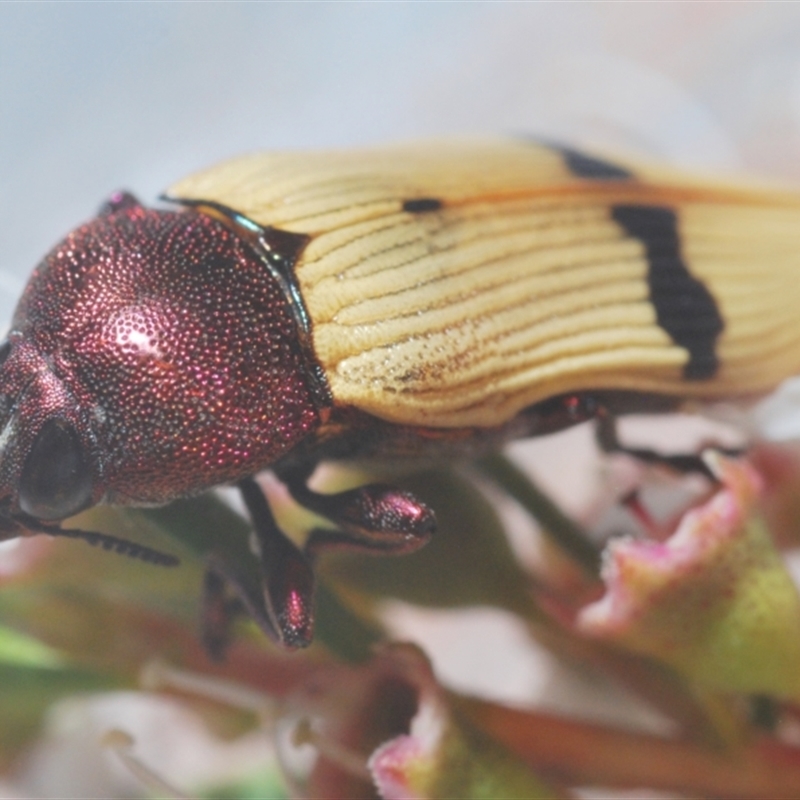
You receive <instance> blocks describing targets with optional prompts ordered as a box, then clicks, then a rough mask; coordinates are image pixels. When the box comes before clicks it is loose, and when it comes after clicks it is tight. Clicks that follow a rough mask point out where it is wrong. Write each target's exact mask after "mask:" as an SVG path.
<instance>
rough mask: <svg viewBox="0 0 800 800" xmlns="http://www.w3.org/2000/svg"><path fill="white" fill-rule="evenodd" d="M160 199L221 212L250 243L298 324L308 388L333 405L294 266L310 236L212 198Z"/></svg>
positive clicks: (327, 405) (198, 208)
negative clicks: (265, 223)
mask: <svg viewBox="0 0 800 800" xmlns="http://www.w3.org/2000/svg"><path fill="white" fill-rule="evenodd" d="M161 199H162V200H167V201H169V202H171V203H180V204H181V205H184V206H188V207H189V208H194V209H197V210H198V211H200V212H202V210H203V208H208V209H211V210H213V211H216V212H217V213H218V214H220V215H221V217H222V220H221V221H222V222H227V223H228V226H229V227H231V228H232V229H233V230H234V231H235V232H236V233H237V234H238V235H239V236H240V237H241V238H242V239H243V240H244V241H246V242H247V243H248V244H250V245H251V246H252V248H253V249H254V250H255V252H256V253H257V254H258V256H259V258H260V259H261V261H262V262H263V264H264V266H265V267H266V268H267V269H268V270H269V273H270V274H271V275H272V277H273V278H274V279H275V281H276V282H277V284H278V286H279V287H280V290H281V292H282V294H283V296H284V297H285V298H286V302H287V303H288V304H289V308H290V309H291V312H292V316H293V317H294V320H295V322H296V323H297V330H298V336H299V339H300V348H301V350H302V352H303V359H304V361H305V363H306V372H307V374H308V376H309V377H310V384H311V389H312V391H313V393H314V396H315V398H316V400H317V403H318V405H320V406H325V407H329V406H331V405H332V404H333V394H332V392H331V389H330V386H329V385H328V379H327V378H326V377H325V370H324V369H323V368H322V365H321V364H320V363H319V361H318V360H317V358H316V356H315V355H314V344H313V341H312V337H311V328H312V324H311V317H310V316H309V313H308V309H307V308H306V304H305V301H304V300H303V295H302V294H301V292H300V287H299V286H298V284H297V277H296V275H295V272H294V268H295V265H296V264H297V261H298V260H299V258H300V256H301V255H302V253H303V250H304V249H305V247H306V245H307V244H308V243H309V242H310V241H311V237H310V236H307V235H306V234H304V233H293V232H292V231H284V230H281V229H280V228H272V227H269V226H266V227H265V226H263V225H259V224H258V223H257V222H253V220H251V219H249V218H248V217H246V216H244V214H240V213H239V212H238V211H234V210H233V209H232V208H228V206H226V205H223V204H222V203H217V202H215V201H213V200H187V199H184V198H182V197H170V196H169V195H162V196H161Z"/></svg>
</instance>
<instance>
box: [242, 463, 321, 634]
mask: <svg viewBox="0 0 800 800" xmlns="http://www.w3.org/2000/svg"><path fill="white" fill-rule="evenodd" d="M239 490H240V491H241V493H242V499H243V500H244V503H245V506H246V507H247V511H248V512H249V514H250V519H251V521H252V523H253V528H254V530H255V534H256V539H257V541H258V547H259V551H260V553H259V555H260V560H261V571H262V575H263V580H264V593H263V598H264V609H265V611H266V614H267V618H268V619H269V622H270V623H271V625H272V626H273V627H274V630H275V632H276V633H277V637H278V641H279V642H280V644H282V645H284V646H286V647H291V648H295V647H307V646H308V645H309V644H311V639H312V637H313V629H314V613H313V605H314V573H313V571H312V569H311V565H310V564H309V562H308V559H307V558H306V557H305V556H304V555H303V553H302V552H301V551H300V550H299V548H298V547H297V546H296V545H295V544H294V542H292V541H291V539H289V538H288V537H287V536H286V535H285V534H284V533H283V531H282V530H281V529H280V528H279V527H278V524H277V523H276V522H275V519H274V517H273V516H272V511H270V508H269V503H267V499H266V497H265V496H264V493H263V492H262V491H261V488H260V487H259V485H258V484H257V483H256V482H255V481H254V480H253V479H252V478H245V479H244V480H242V481H240V482H239Z"/></svg>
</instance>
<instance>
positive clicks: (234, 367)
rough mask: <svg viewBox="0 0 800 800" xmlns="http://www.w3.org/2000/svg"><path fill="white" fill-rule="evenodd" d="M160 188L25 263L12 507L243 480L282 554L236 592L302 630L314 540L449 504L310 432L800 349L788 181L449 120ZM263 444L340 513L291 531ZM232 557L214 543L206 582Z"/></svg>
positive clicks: (503, 404) (797, 232) (471, 413)
mask: <svg viewBox="0 0 800 800" xmlns="http://www.w3.org/2000/svg"><path fill="white" fill-rule="evenodd" d="M167 199H168V200H170V201H173V203H174V204H175V208H173V209H170V210H149V209H146V208H144V207H143V206H141V205H140V204H139V203H138V202H137V201H135V199H133V198H132V197H131V196H130V195H127V194H119V195H116V196H114V197H112V199H111V200H110V201H109V202H108V203H106V204H105V205H104V206H103V208H102V209H101V211H100V214H99V215H98V216H97V217H96V218H95V219H93V220H91V221H90V222H88V223H86V224H85V225H83V226H81V227H79V228H77V229H76V230H75V231H73V232H72V233H71V234H69V236H67V238H66V239H65V240H64V241H63V242H61V243H60V244H59V245H57V246H56V248H55V249H54V250H52V251H51V252H50V253H49V255H47V256H46V258H45V259H44V260H43V261H42V263H41V264H40V265H39V267H38V268H37V269H36V271H35V272H34V274H33V276H32V277H31V279H30V282H29V284H28V286H27V288H26V289H25V292H24V294H23V296H22V298H21V300H20V302H19V305H18V307H17V310H16V312H15V315H14V319H13V322H12V325H11V331H10V333H9V336H8V340H7V342H6V343H5V344H4V345H3V347H2V350H0V358H2V365H0V429H2V433H1V434H0V447H1V448H2V456H1V457H0V503H1V504H2V505H1V506H0V525H1V526H2V529H3V532H4V535H5V536H6V537H10V536H15V535H21V534H24V533H30V532H41V531H43V532H48V533H59V532H60V529H59V528H58V526H57V522H58V521H59V520H61V519H64V518H66V517H68V516H71V515H73V514H74V513H76V512H78V511H80V510H82V509H84V508H86V507H88V506H90V505H93V504H95V503H100V502H108V503H117V504H133V505H135V504H143V503H164V502H168V501H170V500H172V499H175V498H178V497H182V496H187V495H191V494H194V493H198V492H202V491H204V490H206V489H209V488H211V487H214V486H217V485H219V484H224V483H238V484H239V485H240V487H241V489H242V492H243V496H244V498H245V502H246V504H247V507H248V509H249V511H250V514H251V516H252V518H253V523H254V527H255V529H256V531H257V533H258V535H259V539H260V541H261V550H262V554H261V555H262V559H263V562H264V572H265V589H266V590H265V592H264V596H263V597H261V596H259V597H256V598H254V597H247V598H246V601H247V605H248V606H249V607H251V608H252V609H254V612H255V615H256V617H257V618H258V620H259V622H260V623H261V624H262V626H263V627H264V629H265V630H266V631H267V632H268V633H269V634H270V635H272V636H273V638H275V639H276V640H278V641H280V642H282V643H284V644H286V645H288V646H301V645H305V644H307V643H308V642H309V641H310V639H311V632H312V626H313V615H312V610H311V605H312V594H313V575H312V572H311V567H310V559H311V556H313V554H314V553H316V552H317V551H319V550H320V549H324V548H326V547H339V546H347V547H358V548H366V549H370V550H377V551H380V552H404V551H409V550H411V549H414V548H416V547H418V546H420V545H421V544H422V543H424V542H425V541H426V540H427V538H428V537H429V536H430V535H431V533H432V531H433V527H434V520H433V515H432V512H431V511H430V510H429V509H427V508H426V507H425V506H424V505H423V504H421V503H420V502H419V501H417V500H416V499H415V498H414V497H413V496H411V495H410V494H408V493H407V492H403V491H400V490H397V489H393V488H391V487H387V486H379V485H374V486H366V487H362V488H361V489H357V490H354V491H351V492H346V493H343V494H339V495H333V496H323V495H319V494H316V493H314V492H312V491H311V490H310V489H308V488H307V486H306V480H307V479H308V477H309V476H310V474H311V472H312V471H313V469H314V466H315V465H316V463H317V462H318V461H319V460H320V459H323V458H342V457H373V456H390V457H396V456H406V455H407V456H417V455H423V454H425V455H427V454H433V455H441V456H447V455H452V454H462V455H472V454H475V453H479V452H481V451H483V450H485V449H487V448H489V447H494V446H497V445H498V444H499V443H501V442H502V441H504V440H506V439H509V438H513V437H517V436H524V435H533V434H537V433H546V432H548V431H553V430H557V429H559V428H563V427H565V426H567V425H570V424H573V423H575V422H578V421H581V420H584V419H587V418H590V417H593V416H596V415H597V414H598V411H599V410H601V411H603V412H604V413H605V412H606V411H613V412H619V411H635V410H637V409H639V408H644V407H647V408H652V407H654V405H653V404H655V406H656V407H669V406H673V405H675V404H677V403H679V402H680V401H681V400H683V399H685V398H699V399H703V398H715V397H737V396H745V395H755V394H759V393H763V392H765V391H768V390H770V389H771V388H773V387H774V386H775V385H777V383H779V382H780V381H781V380H782V379H784V378H785V377H788V376H790V375H793V374H796V373H797V372H798V370H799V369H800V328H798V326H797V325H796V324H794V323H795V318H796V306H797V278H796V262H797V260H798V258H799V257H798V255H797V254H798V252H800V196H798V195H796V194H792V193H791V192H785V191H780V190H775V189H770V188H759V187H754V188H748V187H743V186H734V185H728V184H723V183H713V182H709V181H705V180H700V179H697V178H695V177H692V176H687V175H683V174H679V173H676V172H673V171H670V170H665V169H659V168H653V167H650V166H641V165H631V164H627V163H626V164H622V163H617V162H616V161H608V160H604V159H600V158H596V157H593V156H591V155H588V154H585V153H581V152H579V151H576V150H574V149H571V148H566V147H562V146H557V145H553V144H547V143H532V142H500V143H497V142H494V143H492V142H489V143H481V142H478V143H474V142H473V143H469V142H449V143H434V144H420V145H411V146H404V147H394V148H385V149H374V150H368V151H358V152H332V153H311V154H308V153H290V154H278V155H273V154H266V155H254V156H247V157H244V158H241V159H238V160H234V161H231V162H228V163H225V164H222V165H220V166H218V167H214V168H212V169H210V170H208V171H206V172H203V173H200V174H198V175H195V176H192V177H190V178H187V179H186V180H184V181H182V182H180V183H178V184H177V185H176V186H174V187H173V188H172V189H171V190H170V191H169V193H168V195H167ZM266 468H272V469H274V470H275V472H276V474H277V475H278V477H280V478H281V479H282V480H283V481H285V482H286V484H287V486H288V487H289V489H290V491H291V492H292V494H293V495H294V497H295V499H296V500H297V501H298V502H299V503H301V504H302V505H304V506H306V507H308V508H311V509H313V510H315V511H316V512H317V513H320V514H322V515H323V516H326V517H327V518H328V519H330V520H332V521H333V522H334V523H335V524H336V526H337V530H336V531H333V532H332V531H328V532H324V533H323V532H318V533H316V534H315V535H314V536H312V537H311V538H310V539H309V541H308V543H307V545H306V547H305V549H304V551H300V550H298V549H297V548H296V547H295V546H294V545H293V544H292V543H291V542H290V541H289V540H288V539H287V538H286V537H284V536H283V534H282V533H281V532H280V530H279V529H278V527H277V525H276V524H275V522H274V520H273V519H272V515H271V513H270V510H269V506H268V504H267V502H266V500H265V499H264V497H263V495H262V494H261V492H260V490H259V489H258V487H257V485H256V484H255V482H254V481H253V480H252V476H253V475H254V474H255V473H256V472H258V471H260V470H263V469H266ZM61 533H62V534H65V535H73V536H76V535H79V536H83V537H84V538H92V537H93V536H94V537H95V538H97V539H100V540H101V541H103V543H105V544H106V545H109V546H114V547H116V548H117V549H121V550H127V551H129V552H133V553H134V554H136V555H139V556H140V557H143V558H147V559H151V560H162V561H164V560H167V561H168V558H166V557H163V556H161V555H160V554H157V553H152V552H150V551H147V550H144V549H142V548H136V547H135V546H134V545H130V544H127V543H125V542H119V541H116V540H114V539H112V538H111V537H100V535H99V534H91V533H88V532H75V531H61ZM225 580H231V581H233V582H234V584H235V582H236V576H235V575H231V574H228V573H227V572H226V568H225V565H224V564H216V565H215V566H214V568H213V570H212V573H211V574H210V576H209V580H208V586H207V591H208V598H209V603H212V604H213V603H215V602H219V603H221V602H222V600H221V597H222V584H223V582H224V581H225ZM217 610H219V609H218V608H217ZM220 616H221V615H219V614H217V615H214V614H209V619H212V618H215V619H219V618H220ZM223 628H224V624H223V623H220V624H219V625H218V627H217V628H216V629H215V628H214V627H213V626H210V627H209V630H208V631H207V639H208V641H209V644H210V646H211V647H212V649H219V648H220V647H221V646H222V642H223V640H224V636H225V631H224V629H223Z"/></svg>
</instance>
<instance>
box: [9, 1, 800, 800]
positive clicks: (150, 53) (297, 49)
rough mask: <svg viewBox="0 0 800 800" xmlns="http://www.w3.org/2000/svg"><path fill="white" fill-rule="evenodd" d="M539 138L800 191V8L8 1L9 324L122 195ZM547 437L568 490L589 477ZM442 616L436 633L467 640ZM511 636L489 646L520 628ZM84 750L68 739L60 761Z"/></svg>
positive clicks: (549, 454)
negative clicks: (414, 147) (53, 255)
mask: <svg viewBox="0 0 800 800" xmlns="http://www.w3.org/2000/svg"><path fill="white" fill-rule="evenodd" d="M525 133H536V134H539V135H544V136H550V137H557V138H561V139H565V140H567V141H570V142H575V143H579V144H583V145H589V146H591V145H597V146H601V147H603V146H605V147H612V148H613V149H615V150H616V149H623V150H626V149H627V150H631V151H634V152H637V153H639V154H649V155H651V156H654V157H657V158H660V159H666V160H670V161H673V162H676V163H682V164H685V165H690V166H696V167H699V168H702V169H704V170H724V171H730V170H740V171H747V172H750V173H755V174H758V175H761V176H769V177H774V178H778V179H781V180H784V181H789V182H795V183H797V185H798V186H800V5H798V4H794V3H771V2H737V3H732V2H694V3H680V2H674V3H670V2H664V3H626V2H619V3H614V2H607V3H606V2H585V3H581V2H575V3H559V2H536V3H516V2H514V3H504V2H463V3H459V2H426V3H417V2H409V3H404V2H397V3H382V2H375V3H370V2H319V3H315V2H295V3H292V2H288V3H252V2H248V3H236V2H218V3H214V2H197V3H192V2H175V3H169V2H166V3H141V2H118V3H69V2H61V3H3V4H0V320H1V321H2V324H3V325H5V324H7V321H8V319H9V318H10V314H11V312H12V310H13V307H14V303H15V301H16V298H17V296H18V295H19V293H20V291H21V289H22V287H23V285H24V282H25V279H26V276H27V275H28V273H29V272H30V270H31V269H32V268H33V266H34V265H35V264H36V262H37V261H38V260H39V258H40V257H41V256H42V255H43V254H44V253H45V252H46V251H47V250H48V249H49V248H50V247H51V246H52V245H54V244H55V242H56V241H57V240H58V239H59V238H60V237H61V236H63V235H64V234H65V233H66V232H67V231H68V230H70V229H71V228H73V227H74V226H75V225H77V224H78V223H79V222H81V221H83V220H84V219H86V218H88V217H90V216H92V215H93V214H94V213H95V211H96V209H97V208H98V206H99V204H100V203H101V202H102V201H103V199H104V198H106V197H107V196H108V195H109V194H110V193H111V192H112V191H114V190H116V189H119V188H127V189H130V190H131V191H133V192H134V193H136V194H137V195H138V196H139V197H140V198H141V199H142V200H143V201H145V202H153V201H155V199H156V197H157V196H158V194H159V193H160V192H161V191H163V190H164V189H165V188H166V187H167V186H168V185H169V184H170V183H172V182H173V181H175V180H177V179H179V178H181V177H183V176H185V175H186V174H187V173H189V172H191V171H193V170H196V169H199V168H202V167H205V166H208V165H210V164H212V163H214V162H215V161H217V160H220V159H224V158H226V157H229V156H233V155H237V154H240V153H242V152H245V151H250V150H258V149H278V148H327V147H342V146H348V147H349V146H355V147H357V146H360V145H364V144H370V143H378V142H387V141H391V140H402V139H408V138H413V137H429V136H451V135H459V136H460V135H475V134H489V135H495V134H509V135H514V134H525ZM542 447H543V448H544V449H540V451H539V452H540V453H544V455H543V456H542V455H540V456H539V457H540V458H542V459H544V462H546V463H547V464H548V471H549V473H550V477H551V480H552V483H553V484H554V485H556V486H557V485H561V486H563V483H560V476H561V475H563V474H566V473H567V472H571V471H574V469H573V468H572V467H571V465H570V464H569V462H563V459H562V460H561V461H559V453H558V452H557V451H558V447H556V448H552V447H551V449H550V451H548V450H547V445H546V444H545V445H543V446H542ZM401 616H402V615H401ZM398 619H399V620H400V621H398V626H399V629H403V624H404V623H403V621H402V619H400V618H399V617H398ZM437 624H439V623H436V622H431V623H430V626H429V628H428V629H427V630H428V631H429V638H430V639H431V641H432V642H435V641H441V639H442V637H444V636H446V635H447V631H449V632H450V634H451V635H452V636H454V637H455V638H462V639H463V638H468V637H469V633H468V632H467V631H465V630H464V629H461V628H458V626H457V625H456V626H455V627H454V623H453V621H452V620H447V621H446V623H445V626H444V627H441V628H440V627H437ZM498 635H499V636H500V638H499V639H498V640H497V641H496V642H495V641H491V640H490V641H489V642H488V643H486V642H485V643H484V644H485V646H484V647H483V648H482V651H483V652H484V653H485V654H489V653H491V652H494V651H496V650H497V648H501V649H502V647H503V646H512V645H514V646H515V642H516V639H515V638H514V637H515V636H517V637H518V638H519V637H522V634H519V633H518V632H517V633H514V632H513V631H512V632H511V633H506V634H503V633H501V634H498ZM503 637H505V638H503ZM509 637H510V640H509ZM509 641H511V644H510V645H509ZM432 646H433V645H432ZM509 663H510V662H509ZM513 664H514V670H516V672H515V673H514V674H513V675H507V676H506V677H505V679H504V680H505V683H504V685H506V686H512V685H516V684H514V681H518V682H521V683H523V684H525V685H526V686H528V687H529V688H530V687H531V686H533V684H534V683H535V681H534V679H533V678H532V677H531V676H532V675H533V667H531V666H529V664H528V662H527V661H525V659H524V658H517V659H516V660H514V662H513ZM442 669H443V670H444V671H445V672H446V671H447V667H446V666H443V667H442ZM480 669H481V670H484V672H485V671H486V670H485V669H484V667H481V668H480ZM517 673H519V674H517ZM536 680H539V686H540V688H541V687H542V686H543V685H544V684H543V683H542V679H538V678H537V679H536ZM456 681H457V679H456ZM493 682H494V684H495V686H497V685H499V684H498V681H497V680H496V679H495V680H494V681H493ZM501 683H502V682H501ZM509 691H510V689H509ZM571 691H572V697H573V702H574V703H575V704H580V703H582V702H583V696H582V695H580V692H579V691H578V690H577V689H576V688H575V687H574V686H573V687H572V690H571ZM614 703H615V701H614V698H611V699H610V700H609V705H614ZM115 713H116V712H115ZM136 713H138V714H140V716H142V718H143V719H144V718H145V717H147V715H146V713H145V712H144V711H142V710H141V709H139V711H137V712H136ZM154 713H155V712H154ZM147 719H148V720H150V721H149V722H146V723H142V724H143V725H145V727H146V726H147V725H149V726H150V728H151V734H150V735H151V736H153V735H155V732H156V731H157V732H158V734H159V735H160V734H161V733H163V726H161V724H160V723H153V722H152V718H151V717H147ZM87 720H88V718H86V719H83V720H82V722H81V724H82V725H84V726H89V727H91V724H94V723H91V724H90V722H89V721H87ZM98 725H99V723H98ZM67 727H69V726H67ZM78 727H80V726H78ZM100 727H102V726H100ZM198 735H199V734H198ZM192 746H194V747H195V753H196V752H198V751H197V749H196V748H197V747H198V746H199V745H197V744H194V745H192ZM70 752H73V751H70ZM80 752H81V753H83V752H84V750H81V751H80ZM203 752H205V751H203ZM59 758H60V759H61V760H60V761H58V759H59ZM76 758H77V757H76V756H75V755H74V752H73V754H72V755H66V756H65V755H64V754H63V751H62V754H61V755H60V756H58V758H57V759H56V763H57V767H56V769H63V768H64V767H65V765H66V764H67V763H68V762H69V763H72V764H73V765H74V763H75V761H76ZM36 763H37V764H39V762H36ZM51 763H52V759H51ZM92 763H93V762H92ZM94 768H95V767H93V766H91V765H90V766H88V767H86V769H89V770H91V769H94ZM37 769H38V767H37ZM32 772H36V770H29V774H28V777H27V780H29V781H30V780H32V779H31V777H30V776H31V774H32ZM59 774H60V776H61V777H60V778H59V779H58V780H57V781H56V783H55V784H54V785H55V786H57V787H59V788H60V790H61V792H64V787H65V786H67V784H65V783H64V782H63V772H61V773H59ZM41 780H44V779H43V778H42V779H41ZM78 786H79V788H75V789H74V790H73V793H74V796H78V795H80V794H81V792H83V796H88V794H89V793H90V792H91V791H96V792H99V793H100V794H102V791H109V790H108V788H107V787H106V788H103V789H94V790H91V789H90V788H87V787H86V786H84V785H83V784H78ZM21 791H22V790H21V789H20V788H19V787H17V788H15V789H13V790H12V789H9V793H10V795H13V794H14V793H15V792H21ZM28 791H30V792H32V793H33V794H32V796H35V795H36V793H37V792H41V793H43V794H44V793H46V791H49V790H47V789H46V787H44V786H43V785H41V786H39V787H38V788H36V786H35V785H34V788H29V789H28ZM100 794H98V795H97V796H100ZM62 796H67V794H62Z"/></svg>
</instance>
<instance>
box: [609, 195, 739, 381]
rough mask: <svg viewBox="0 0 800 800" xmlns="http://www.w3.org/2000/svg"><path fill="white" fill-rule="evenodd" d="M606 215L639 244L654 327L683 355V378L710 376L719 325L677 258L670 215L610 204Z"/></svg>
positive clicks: (710, 301)
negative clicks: (677, 347)
mask: <svg viewBox="0 0 800 800" xmlns="http://www.w3.org/2000/svg"><path fill="white" fill-rule="evenodd" d="M611 216H612V218H613V219H614V221H615V222H617V223H618V224H619V225H621V226H622V227H623V228H624V229H625V232H626V233H627V234H628V235H629V236H632V237H634V238H635V239H638V240H639V241H640V242H641V243H642V244H643V245H644V248H645V254H646V256H647V284H648V286H649V288H650V302H651V303H652V304H653V306H654V308H655V310H656V319H657V320H658V324H659V325H660V326H661V327H662V328H663V329H664V330H665V331H666V332H667V333H668V334H669V336H670V338H671V339H672V341H673V342H675V344H677V345H680V346H681V347H683V348H684V349H685V350H686V351H687V352H688V353H689V361H688V362H687V363H686V366H685V367H684V368H683V377H684V378H686V379H687V380H690V381H697V380H705V379H707V378H713V377H714V375H715V374H716V372H717V370H718V369H719V359H718V357H717V353H716V350H715V345H716V340H717V337H718V336H719V335H720V333H721V332H722V330H723V328H724V327H725V323H724V322H723V320H722V315H721V314H720V312H719V309H718V308H717V304H716V302H715V301H714V297H713V296H712V294H711V292H709V291H708V289H707V288H706V286H705V284H704V283H702V282H701V281H699V280H697V278H695V277H694V276H692V275H691V274H690V272H689V270H688V269H687V267H686V264H685V263H684V261H683V259H682V257H681V248H680V238H679V236H678V224H677V222H678V220H677V217H676V215H675V212H674V211H673V210H672V209H671V208H665V207H663V206H644V205H616V206H612V207H611Z"/></svg>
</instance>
